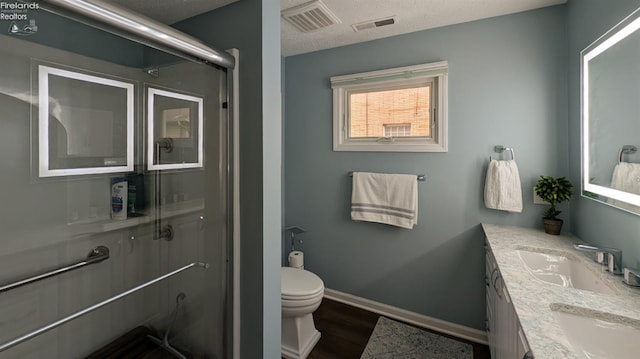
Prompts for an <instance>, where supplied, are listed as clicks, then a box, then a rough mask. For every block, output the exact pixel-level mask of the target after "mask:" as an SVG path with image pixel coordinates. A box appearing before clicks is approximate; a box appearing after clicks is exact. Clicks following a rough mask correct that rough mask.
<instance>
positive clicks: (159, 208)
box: [0, 11, 229, 359]
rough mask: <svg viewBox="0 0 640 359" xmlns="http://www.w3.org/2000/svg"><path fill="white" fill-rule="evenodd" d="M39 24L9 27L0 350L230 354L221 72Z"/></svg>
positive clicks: (4, 41)
mask: <svg viewBox="0 0 640 359" xmlns="http://www.w3.org/2000/svg"><path fill="white" fill-rule="evenodd" d="M34 17H35V19H34V21H33V22H34V24H35V23H37V24H38V26H37V28H35V29H36V31H32V32H31V33H28V34H27V33H11V32H10V33H9V34H0V64H2V66H0V109H2V113H1V114H0V150H2V151H3V152H2V153H3V156H0V185H1V186H2V189H0V198H1V202H0V203H1V204H0V224H2V228H3V234H2V237H0V348H1V350H0V358H47V359H50V358H65V359H66V358H83V357H91V358H120V357H123V356H124V355H125V354H127V353H126V351H129V350H140V351H148V352H149V353H152V354H149V355H152V357H181V355H182V356H184V357H197V358H214V357H224V355H225V342H226V339H225V335H226V334H225V333H226V332H227V331H226V330H225V328H226V327H225V325H226V323H225V316H226V313H227V307H226V304H225V301H226V296H227V288H228V286H229V283H228V282H227V278H228V261H227V259H228V256H227V253H228V250H229V249H228V244H227V236H228V229H227V226H226V220H227V216H226V213H227V211H228V208H227V199H228V191H227V187H228V182H227V172H226V171H227V163H226V161H227V154H228V152H227V147H228V145H229V144H228V143H227V142H226V138H227V135H226V133H227V131H228V128H227V122H226V118H225V113H224V109H223V108H222V103H223V102H224V101H225V98H226V94H225V84H226V76H227V74H226V72H225V71H223V70H220V69H217V68H214V67H212V66H208V65H203V64H200V63H196V62H192V61H188V60H185V59H183V58H179V57H176V56H174V55H169V54H166V53H163V52H160V51H158V50H155V49H151V48H149V47H147V46H145V45H142V44H139V43H136V42H133V41H130V40H126V39H123V38H120V37H117V36H114V35H112V34H109V33H106V32H104V31H101V30H97V29H94V28H91V27H88V26H86V25H83V24H80V23H77V22H74V21H73V20H70V19H68V18H63V17H59V16H56V15H53V14H50V13H46V12H44V11H38V12H37V14H35V15H34ZM32 29H33V28H32ZM63 34H66V35H67V36H69V37H72V39H67V38H65V36H62V35H63ZM69 34H71V35H69ZM194 263H195V264H194ZM204 264H206V267H207V268H205V266H204ZM61 268H64V269H65V270H59V271H57V272H56V270H58V269H61ZM180 269H182V270H181V271H179V272H176V273H175V274H174V275H171V276H170V277H167V278H166V279H162V280H158V281H157V282H154V283H152V284H149V285H147V283H149V282H150V281H154V280H156V279H158V278H161V277H163V276H166V275H167V274H168V273H173V272H174V271H176V270H180ZM44 273H50V275H44V276H42V278H37V276H38V275H42V274H44ZM51 273H52V274H51ZM143 285H144V286H145V287H144V288H143V289H142V288H141V289H140V290H136V291H134V292H131V293H127V292H128V291H130V290H131V289H133V288H138V287H140V286H143ZM123 294H126V295H123ZM99 303H103V304H104V305H100V307H99V308H95V309H92V307H94V306H95V305H96V304H99ZM87 309H91V310H89V311H86V310H87ZM84 311H86V313H84ZM79 312H81V313H82V315H79V316H78V317H74V318H73V319H70V320H68V322H66V321H65V323H64V324H61V325H57V324H56V322H57V321H59V320H61V319H64V318H70V317H73V316H74V315H76V314H77V313H79ZM52 324H56V325H55V326H51V325H52ZM58 324H60V323H58ZM42 328H52V329H50V330H46V331H43V333H38V335H34V336H33V337H29V338H28V340H19V341H18V342H15V341H16V339H20V338H24V337H25V335H28V334H30V333H34V332H35V331H38V330H40V329H42ZM7 343H13V344H11V345H8V346H7Z"/></svg>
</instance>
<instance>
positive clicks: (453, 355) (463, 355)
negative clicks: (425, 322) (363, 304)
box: [360, 317, 473, 359]
mask: <svg viewBox="0 0 640 359" xmlns="http://www.w3.org/2000/svg"><path fill="white" fill-rule="evenodd" d="M387 358H389V359H473V347H472V346H471V345H469V344H466V343H462V342H459V341H457V340H453V339H449V338H447V337H443V336H441V335H438V334H433V333H430V332H426V331H424V330H420V329H418V328H415V327H412V326H409V325H406V324H403V323H399V322H396V321H394V320H391V319H388V318H385V317H380V318H379V319H378V323H377V324H376V327H375V328H374V329H373V333H371V337H370V338H369V342H368V343H367V346H366V348H364V352H363V353H362V356H361V357H360V359H387Z"/></svg>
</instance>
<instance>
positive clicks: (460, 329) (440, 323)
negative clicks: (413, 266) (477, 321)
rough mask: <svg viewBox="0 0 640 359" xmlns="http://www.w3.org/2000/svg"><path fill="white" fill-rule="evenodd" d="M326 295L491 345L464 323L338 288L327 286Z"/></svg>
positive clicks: (355, 305) (417, 324) (362, 307)
mask: <svg viewBox="0 0 640 359" xmlns="http://www.w3.org/2000/svg"><path fill="white" fill-rule="evenodd" d="M324 297H325V298H327V299H331V300H335V301H336V302H341V303H344V304H348V305H351V306H354V307H357V308H360V309H364V310H368V311H370V312H373V313H377V314H380V315H384V316H385V317H388V318H392V319H397V320H401V321H403V322H405V323H409V324H413V325H415V326H418V327H421V328H426V329H431V330H435V331H438V332H441V333H445V334H448V335H453V336H455V337H458V338H461V339H465V340H469V341H472V342H474V343H479V344H484V345H489V340H488V338H487V333H486V332H484V331H482V330H478V329H473V328H469V327H465V326H464V325H460V324H454V323H451V322H447V321H444V320H441V319H436V318H432V317H429V316H426V315H423V314H419V313H415V312H411V311H408V310H405V309H401V308H398V307H394V306H391V305H387V304H383V303H379V302H376V301H373V300H369V299H365V298H362V297H358V296H355V295H352V294H348V293H343V292H339V291H337V290H333V289H329V288H325V289H324Z"/></svg>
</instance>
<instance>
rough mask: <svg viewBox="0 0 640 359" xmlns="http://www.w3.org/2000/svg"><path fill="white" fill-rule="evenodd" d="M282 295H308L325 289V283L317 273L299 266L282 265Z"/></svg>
mask: <svg viewBox="0 0 640 359" xmlns="http://www.w3.org/2000/svg"><path fill="white" fill-rule="evenodd" d="M281 285H282V296H283V297H289V298H290V297H307V296H310V295H314V294H317V293H318V292H321V291H322V290H324V283H323V282H322V279H320V277H318V276H317V275H315V274H313V273H311V272H309V271H307V270H304V269H298V268H291V267H282V279H281Z"/></svg>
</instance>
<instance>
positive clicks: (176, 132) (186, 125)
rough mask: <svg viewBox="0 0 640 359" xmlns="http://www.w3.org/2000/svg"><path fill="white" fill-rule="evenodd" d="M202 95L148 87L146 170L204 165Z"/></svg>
mask: <svg viewBox="0 0 640 359" xmlns="http://www.w3.org/2000/svg"><path fill="white" fill-rule="evenodd" d="M202 101H203V100H202V98H201V97H197V96H192V95H188V94H184V93H179V92H175V91H168V90H164V89H158V88H152V87H149V88H147V139H148V141H147V169H149V170H163V169H181V168H197V167H202V152H203V149H202V141H203V137H202V135H203V133H202V124H203V105H202V103H203V102H202Z"/></svg>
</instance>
